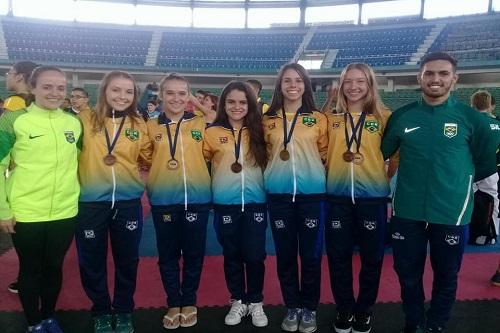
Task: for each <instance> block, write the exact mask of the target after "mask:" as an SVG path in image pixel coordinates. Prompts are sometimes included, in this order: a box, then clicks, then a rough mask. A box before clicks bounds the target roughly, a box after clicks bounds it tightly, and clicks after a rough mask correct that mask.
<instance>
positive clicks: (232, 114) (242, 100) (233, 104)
mask: <svg viewBox="0 0 500 333" xmlns="http://www.w3.org/2000/svg"><path fill="white" fill-rule="evenodd" d="M224 107H225V109H226V114H227V117H228V118H229V122H230V123H231V125H232V126H233V127H234V125H236V124H238V125H239V126H240V127H241V125H242V123H243V120H244V118H245V116H246V115H247V113H248V100H247V97H246V94H245V92H244V91H241V90H236V89H234V90H231V91H230V92H229V93H228V94H227V96H226V102H225V103H224Z"/></svg>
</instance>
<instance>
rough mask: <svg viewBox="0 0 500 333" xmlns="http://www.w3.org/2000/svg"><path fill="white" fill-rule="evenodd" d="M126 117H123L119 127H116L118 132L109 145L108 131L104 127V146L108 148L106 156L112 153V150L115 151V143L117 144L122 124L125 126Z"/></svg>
mask: <svg viewBox="0 0 500 333" xmlns="http://www.w3.org/2000/svg"><path fill="white" fill-rule="evenodd" d="M126 117H127V116H125V115H124V116H123V117H122V121H121V122H120V126H119V127H118V131H117V132H116V134H115V137H114V138H113V142H111V143H110V140H109V133H108V129H107V128H106V126H105V127H104V134H105V136H106V146H107V147H108V155H111V153H112V152H113V149H115V145H116V142H118V137H120V133H121V131H122V128H123V124H125V118H126Z"/></svg>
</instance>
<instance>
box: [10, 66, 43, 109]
mask: <svg viewBox="0 0 500 333" xmlns="http://www.w3.org/2000/svg"><path fill="white" fill-rule="evenodd" d="M37 66H38V65H37V64H35V63H34V62H31V61H19V62H16V63H15V64H14V65H13V66H12V67H11V68H10V69H9V71H8V72H7V74H6V80H5V84H6V87H7V90H8V91H11V92H13V93H14V94H13V95H11V96H9V97H7V98H6V99H5V102H4V109H5V110H6V111H17V110H20V109H24V108H25V107H27V106H29V105H30V104H31V102H33V99H34V97H33V95H32V94H31V89H30V86H29V83H28V80H29V78H30V76H31V72H33V70H34V69H35V68H36V67H37Z"/></svg>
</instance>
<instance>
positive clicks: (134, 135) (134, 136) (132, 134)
mask: <svg viewBox="0 0 500 333" xmlns="http://www.w3.org/2000/svg"><path fill="white" fill-rule="evenodd" d="M125 137H126V138H127V139H129V140H130V141H137V140H139V131H138V130H135V129H133V128H127V129H126V130H125Z"/></svg>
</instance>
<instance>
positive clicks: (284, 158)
mask: <svg viewBox="0 0 500 333" xmlns="http://www.w3.org/2000/svg"><path fill="white" fill-rule="evenodd" d="M280 158H281V160H282V161H288V160H289V159H290V153H289V152H288V150H286V149H283V150H282V151H280Z"/></svg>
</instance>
